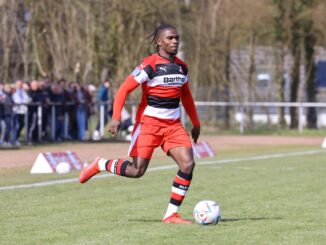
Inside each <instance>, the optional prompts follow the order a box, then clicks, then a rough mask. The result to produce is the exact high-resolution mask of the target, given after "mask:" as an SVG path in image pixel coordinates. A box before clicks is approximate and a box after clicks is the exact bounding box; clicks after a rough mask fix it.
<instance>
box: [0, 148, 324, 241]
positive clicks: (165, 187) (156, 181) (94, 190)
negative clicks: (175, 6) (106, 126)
mask: <svg viewBox="0 0 326 245" xmlns="http://www.w3.org/2000/svg"><path fill="white" fill-rule="evenodd" d="M308 150H313V149H312V148H311V147H282V148H280V147H271V146H270V147H264V148H260V149H256V150H255V151H253V150H252V151H250V150H248V151H245V150H242V151H237V150H234V151H229V152H225V153H220V154H219V155H218V157H217V158H209V159H203V160H202V159H201V160H198V165H197V167H196V170H195V175H194V179H193V182H192V186H191V189H190V191H189V192H188V194H187V197H186V199H185V201H184V204H183V206H182V207H181V210H180V211H181V214H182V215H183V216H184V217H185V218H189V219H191V218H192V209H193V207H194V206H195V204H196V203H197V202H198V201H200V200H202V199H212V200H215V201H217V202H218V203H219V204H220V206H221V210H222V220H221V222H220V223H219V224H218V225H216V226H200V225H195V224H194V225H189V226H185V225H167V224H163V223H161V219H162V216H163V214H164V212H165V208H166V206H167V203H168V200H169V195H170V188H171V183H172V179H173V177H174V175H175V173H176V171H177V169H176V168H173V167H171V168H168V169H166V170H160V171H159V170H158V169H157V167H158V166H166V165H169V166H173V165H174V163H173V162H172V161H171V160H169V159H166V160H163V161H160V162H158V161H155V159H154V161H153V164H152V165H151V167H152V171H149V172H148V173H147V174H146V175H145V176H144V177H143V178H142V179H137V180H132V179H127V178H121V177H108V178H106V177H105V178H98V179H93V180H91V181H90V182H89V183H87V184H84V185H81V184H79V183H77V182H73V183H66V184H54V185H50V186H44V187H33V188H24V189H12V190H1V189H0V197H1V202H0V210H1V212H0V244H6V245H7V244H8V245H9V244H15V245H17V244H33V245H34V244H178V245H180V244H325V241H326V229H325V227H326V208H325V203H326V188H325V187H326V151H325V152H321V151H320V152H315V153H313V154H308V155H298V156H287V155H286V154H287V153H289V152H291V153H294V152H306V151H308ZM314 150H316V149H314ZM317 150H319V149H317ZM278 153H280V154H284V155H278V156H277V157H276V158H273V157H271V155H273V154H278ZM257 156H266V157H265V158H260V159H259V158H255V157H257ZM225 159H231V160H230V161H229V162H227V161H224V162H223V160H225ZM232 159H236V160H232ZM203 162H206V163H207V162H208V163H209V164H203ZM154 170H157V171H154ZM77 176H78V173H71V174H68V175H60V176H56V175H37V176H30V175H29V174H28V169H11V170H6V171H2V172H1V179H0V187H1V186H5V185H15V184H24V183H33V182H40V181H45V180H49V179H52V180H53V179H58V178H61V179H62V178H63V179H66V178H68V179H69V178H76V177H77Z"/></svg>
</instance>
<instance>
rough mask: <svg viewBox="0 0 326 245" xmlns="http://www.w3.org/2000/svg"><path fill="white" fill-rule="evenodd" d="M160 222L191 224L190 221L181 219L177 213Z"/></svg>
mask: <svg viewBox="0 0 326 245" xmlns="http://www.w3.org/2000/svg"><path fill="white" fill-rule="evenodd" d="M162 222H164V223H168V224H187V225H189V224H192V221H190V220H187V219H183V218H181V216H180V215H179V214H177V213H173V214H171V215H170V216H169V217H167V218H165V219H163V220H162Z"/></svg>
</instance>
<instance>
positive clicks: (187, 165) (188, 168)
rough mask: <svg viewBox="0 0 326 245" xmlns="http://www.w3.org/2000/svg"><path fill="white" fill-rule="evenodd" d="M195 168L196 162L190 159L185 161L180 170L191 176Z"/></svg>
mask: <svg viewBox="0 0 326 245" xmlns="http://www.w3.org/2000/svg"><path fill="white" fill-rule="evenodd" d="M194 168H195V161H194V160H193V159H190V160H188V161H184V162H183V164H182V167H181V168H180V170H181V171H182V172H183V173H185V174H191V173H192V172H193V170H194Z"/></svg>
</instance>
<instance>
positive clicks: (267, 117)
mask: <svg viewBox="0 0 326 245" xmlns="http://www.w3.org/2000/svg"><path fill="white" fill-rule="evenodd" d="M195 104H196V107H197V110H198V111H200V110H201V107H217V108H224V109H225V108H227V107H229V108H233V111H234V113H233V117H234V118H232V120H235V121H236V122H237V123H238V126H239V130H240V132H241V133H244V131H245V126H246V121H247V120H246V119H247V118H246V117H247V116H246V113H245V111H246V109H248V108H252V109H257V108H264V109H265V110H266V111H268V113H260V112H255V111H254V113H253V121H254V122H260V123H267V122H268V121H269V122H270V123H272V124H279V114H278V110H279V109H280V108H281V107H283V108H285V109H286V110H288V109H289V108H290V107H295V108H297V109H298V131H299V132H302V131H303V129H304V127H305V126H306V122H307V120H306V109H307V108H316V114H317V128H322V127H325V126H326V103H301V102H220V101H212V102H207V101H196V102H195ZM181 115H182V121H183V122H185V121H186V116H185V112H184V110H183V109H182V114H181ZM290 120H291V118H290V115H289V113H286V114H285V121H286V123H287V124H290Z"/></svg>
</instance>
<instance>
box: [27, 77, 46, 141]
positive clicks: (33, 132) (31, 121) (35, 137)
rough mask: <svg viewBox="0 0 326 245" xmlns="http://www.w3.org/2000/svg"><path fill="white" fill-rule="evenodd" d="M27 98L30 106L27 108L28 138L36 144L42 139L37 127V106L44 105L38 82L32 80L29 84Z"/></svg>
mask: <svg viewBox="0 0 326 245" xmlns="http://www.w3.org/2000/svg"><path fill="white" fill-rule="evenodd" d="M29 96H30V98H31V104H30V105H29V106H28V125H29V130H28V138H29V140H31V141H33V142H37V141H39V140H41V139H42V135H39V125H38V122H37V121H38V120H37V119H38V113H37V111H38V106H39V105H42V104H43V103H44V101H45V100H44V97H43V93H42V91H41V90H40V88H39V82H38V81H37V80H33V81H32V82H31V87H30V91H29Z"/></svg>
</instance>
